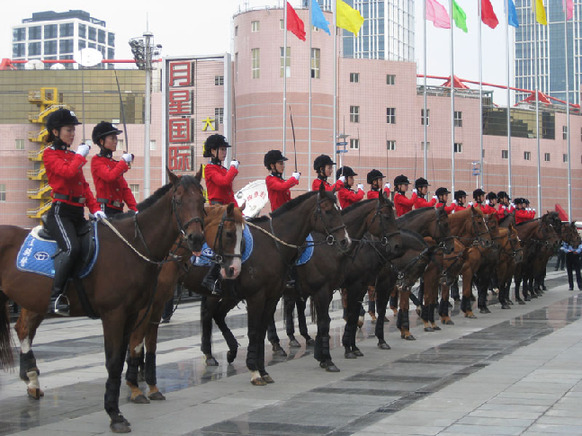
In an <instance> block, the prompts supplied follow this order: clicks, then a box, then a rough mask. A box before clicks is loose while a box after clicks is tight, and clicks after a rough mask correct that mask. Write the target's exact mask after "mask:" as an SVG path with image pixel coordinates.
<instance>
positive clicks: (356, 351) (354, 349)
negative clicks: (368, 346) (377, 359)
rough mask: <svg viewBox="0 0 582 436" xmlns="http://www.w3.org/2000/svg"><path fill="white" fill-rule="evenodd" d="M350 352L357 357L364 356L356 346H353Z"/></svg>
mask: <svg viewBox="0 0 582 436" xmlns="http://www.w3.org/2000/svg"><path fill="white" fill-rule="evenodd" d="M352 353H354V354H355V355H356V356H357V357H364V353H362V352H361V351H360V349H359V348H358V347H353V348H352Z"/></svg>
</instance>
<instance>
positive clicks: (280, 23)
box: [279, 20, 285, 30]
mask: <svg viewBox="0 0 582 436" xmlns="http://www.w3.org/2000/svg"><path fill="white" fill-rule="evenodd" d="M279 26H280V27H281V30H283V29H285V20H279Z"/></svg>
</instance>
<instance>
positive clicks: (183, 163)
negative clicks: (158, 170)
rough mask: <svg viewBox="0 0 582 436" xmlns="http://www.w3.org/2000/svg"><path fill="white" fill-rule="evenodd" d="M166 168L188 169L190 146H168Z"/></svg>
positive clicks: (172, 169)
mask: <svg viewBox="0 0 582 436" xmlns="http://www.w3.org/2000/svg"><path fill="white" fill-rule="evenodd" d="M168 168H170V170H171V171H189V170H190V146H188V145H182V146H178V147H176V146H173V145H171V146H170V149H169V158H168Z"/></svg>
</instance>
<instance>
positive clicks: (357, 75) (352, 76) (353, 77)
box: [350, 73, 360, 83]
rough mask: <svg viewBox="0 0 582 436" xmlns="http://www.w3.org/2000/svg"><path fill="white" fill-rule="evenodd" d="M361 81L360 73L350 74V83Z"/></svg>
mask: <svg viewBox="0 0 582 436" xmlns="http://www.w3.org/2000/svg"><path fill="white" fill-rule="evenodd" d="M359 81H360V73H350V82H351V83H358V82H359Z"/></svg>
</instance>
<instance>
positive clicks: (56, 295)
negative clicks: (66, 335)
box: [48, 252, 73, 316]
mask: <svg viewBox="0 0 582 436" xmlns="http://www.w3.org/2000/svg"><path fill="white" fill-rule="evenodd" d="M72 267H73V261H72V259H71V257H70V256H69V255H68V254H67V253H64V252H60V253H58V254H57V255H56V257H55V278H54V280H53V289H52V292H51V299H50V302H49V307H48V312H49V313H55V314H57V315H62V316H69V315H70V313H69V311H70V307H69V299H68V298H67V297H66V295H63V293H64V292H65V287H66V286H67V281H68V280H69V276H70V274H71V269H72Z"/></svg>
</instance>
